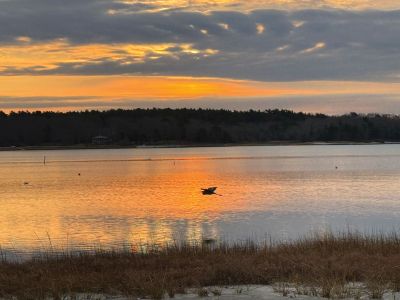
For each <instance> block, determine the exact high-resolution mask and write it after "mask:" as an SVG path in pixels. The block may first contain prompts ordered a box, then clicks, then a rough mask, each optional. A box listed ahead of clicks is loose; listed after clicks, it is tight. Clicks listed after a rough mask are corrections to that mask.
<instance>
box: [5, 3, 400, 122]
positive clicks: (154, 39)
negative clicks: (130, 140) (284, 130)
mask: <svg viewBox="0 0 400 300" xmlns="http://www.w3.org/2000/svg"><path fill="white" fill-rule="evenodd" d="M21 7H24V9H20V8H21ZM396 8H398V3H397V2H396V1H392V0H386V1H379V2H378V1H369V0H344V1H338V0H324V1H313V0H308V1H292V0H284V1H277V0H261V1H233V0H213V1H205V0H191V1H187V0H175V1H167V0H149V1H139V0H138V1H136V0H135V1H128V0H127V1H114V0H112V1H101V0H89V1H86V2H85V3H83V2H82V3H78V2H74V4H71V5H68V6H65V7H63V13H60V10H57V9H55V7H51V6H48V4H46V2H45V1H44V0H35V1H31V2H26V0H14V1H2V2H0V16H1V18H2V22H3V23H4V24H3V23H0V25H3V26H1V27H0V110H4V111H10V110H37V109H44V110H62V111H66V110H82V109H108V108H135V107H152V106H162V107H168V105H169V106H171V107H185V103H187V106H188V107H204V108H206V107H215V108H228V109H244V108H248V107H249V105H247V104H246V102H249V103H251V105H250V107H251V108H255V109H266V108H275V107H278V108H287V109H294V110H308V111H313V112H317V111H321V112H325V113H334V114H335V113H345V112H348V111H350V110H352V109H353V108H354V107H358V108H359V109H360V111H361V112H382V113H386V112H391V113H400V108H397V109H395V110H393V107H394V106H395V103H396V102H398V101H400V97H399V92H398V91H399V86H398V84H399V80H400V71H399V70H400V65H399V61H400V57H399V53H400V51H398V50H399V49H400V48H399V47H400V45H399V44H398V42H397V41H398V34H399V29H398V28H399V26H398V21H397V20H398V18H397V16H398V15H399V11H397V10H396ZM17 12H18V13H17ZM11 16H14V17H13V18H12V19H10V17H11ZM50 16H51V17H50ZM399 17H400V15H399ZM54 20H58V22H57V25H55V24H53V22H54ZM10 24H14V25H13V26H11V25H10ZM28 28H29V30H28ZM321 28H322V29H321ZM317 29H318V30H317ZM321 30H322V31H321ZM370 32H373V33H374V34H369V33H370ZM321 97H323V98H321ZM372 99H375V100H376V102H373V100H372ZM344 104H345V105H344Z"/></svg>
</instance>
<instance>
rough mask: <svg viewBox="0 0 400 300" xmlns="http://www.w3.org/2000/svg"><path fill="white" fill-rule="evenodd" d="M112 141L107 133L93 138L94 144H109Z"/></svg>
mask: <svg viewBox="0 0 400 300" xmlns="http://www.w3.org/2000/svg"><path fill="white" fill-rule="evenodd" d="M110 143H111V139H110V138H109V137H108V136H105V135H97V136H94V137H93V138H92V144H94V145H107V144H110Z"/></svg>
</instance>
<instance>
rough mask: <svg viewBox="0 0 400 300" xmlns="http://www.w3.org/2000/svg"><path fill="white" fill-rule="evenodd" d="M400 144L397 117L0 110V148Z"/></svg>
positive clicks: (279, 112) (204, 111) (269, 112)
mask: <svg viewBox="0 0 400 300" xmlns="http://www.w3.org/2000/svg"><path fill="white" fill-rule="evenodd" d="M276 141H277V142H279V141H281V142H314V141H321V142H341V141H352V142H374V141H392V142H396V141H397V142H400V117H399V116H393V115H378V114H368V115H360V114H356V113H350V114H347V115H343V116H327V115H323V114H306V113H301V112H300V113H295V112H293V111H289V110H265V111H253V110H250V111H229V110H211V109H134V110H109V111H104V112H100V111H83V112H67V113H56V112H17V113H16V112H11V113H10V114H5V113H2V112H0V147H9V146H73V145H85V144H86V145H88V144H93V143H95V144H111V145H121V146H128V145H142V144H148V145H168V144H175V145H189V144H196V145H201V144H204V145H205V144H235V143H237V144H240V143H241V144H246V143H268V142H276Z"/></svg>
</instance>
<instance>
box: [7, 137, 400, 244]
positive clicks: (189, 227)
mask: <svg viewBox="0 0 400 300" xmlns="http://www.w3.org/2000/svg"><path fill="white" fill-rule="evenodd" d="M44 156H46V160H47V163H46V165H44V164H43V157H44ZM336 167H337V168H336ZM79 173H80V175H79ZM25 183H28V184H25ZM207 186H218V192H219V193H220V194H221V195H222V196H203V195H202V194H201V192H200V188H202V187H207ZM399 191H400V145H349V146H347V145H346V146H342V145H339V146H336V145H310V146H260V147H228V148H181V149H123V150H66V151H14V152H0V204H1V209H0V245H1V247H2V248H3V249H12V250H16V251H33V250H38V249H48V248H49V246H50V245H51V246H52V247H54V248H57V249H66V248H69V247H72V248H85V247H92V246H101V247H119V246H120V245H124V244H125V245H126V244H137V243H145V242H160V243H163V242H169V241H173V240H190V241H192V240H197V241H199V240H201V239H202V238H216V239H221V238H222V239H225V240H235V241H237V240H241V239H247V238H253V239H259V240H263V239H265V238H266V237H268V238H269V237H272V238H273V239H292V238H296V237H298V236H301V235H303V234H306V233H310V232H315V231H317V232H320V231H325V230H339V231H340V230H347V229H348V228H350V229H357V230H361V231H367V232H370V231H378V232H380V231H393V230H396V229H399V227H400V196H399ZM49 237H50V240H51V242H50V241H49Z"/></svg>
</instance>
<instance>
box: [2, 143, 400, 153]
mask: <svg viewBox="0 0 400 300" xmlns="http://www.w3.org/2000/svg"><path fill="white" fill-rule="evenodd" d="M385 144H390V145H393V144H395V145H396V144H400V142H388V141H385V142H376V141H374V142H351V141H341V142H296V141H288V142H284V141H277V142H268V143H248V144H245V143H237V144H182V145H177V144H163V145H126V146H125V145H113V144H110V145H94V144H88V145H83V144H78V145H70V146H57V145H53V146H47V145H46V146H11V147H0V151H27V150H30V151H35V150H37V151H39V150H97V149H102V150H107V149H159V148H160V149H161V148H206V147H213V148H218V147H246V146H248V147H252V146H254V147H257V146H334V145H385Z"/></svg>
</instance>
